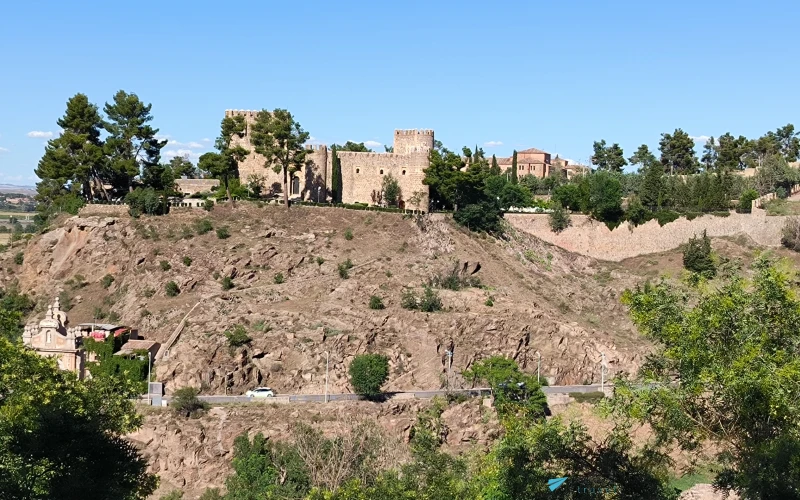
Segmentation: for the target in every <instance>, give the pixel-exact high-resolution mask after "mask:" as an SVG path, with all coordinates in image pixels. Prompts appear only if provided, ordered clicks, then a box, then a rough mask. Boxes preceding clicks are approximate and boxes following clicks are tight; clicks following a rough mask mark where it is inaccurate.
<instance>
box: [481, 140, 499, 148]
mask: <svg viewBox="0 0 800 500" xmlns="http://www.w3.org/2000/svg"><path fill="white" fill-rule="evenodd" d="M502 145H503V143H502V142H500V141H489V142H484V143H483V147H485V148H496V147H498V146H502Z"/></svg>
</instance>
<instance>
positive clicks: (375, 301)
mask: <svg viewBox="0 0 800 500" xmlns="http://www.w3.org/2000/svg"><path fill="white" fill-rule="evenodd" d="M384 307H385V306H384V305H383V301H382V300H381V298H380V297H378V296H377V295H373V296H372V297H370V298H369V308H370V309H383V308H384Z"/></svg>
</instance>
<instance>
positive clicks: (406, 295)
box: [400, 289, 419, 311]
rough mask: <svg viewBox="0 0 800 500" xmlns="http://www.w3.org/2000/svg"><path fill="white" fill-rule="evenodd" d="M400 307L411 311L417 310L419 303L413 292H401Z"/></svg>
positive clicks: (407, 290)
mask: <svg viewBox="0 0 800 500" xmlns="http://www.w3.org/2000/svg"><path fill="white" fill-rule="evenodd" d="M400 307H402V308H403V309H408V310H412V311H413V310H415V309H418V308H419V301H418V300H417V295H416V294H415V293H414V290H411V289H406V290H403V296H402V297H401V298H400Z"/></svg>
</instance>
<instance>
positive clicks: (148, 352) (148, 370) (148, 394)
mask: <svg viewBox="0 0 800 500" xmlns="http://www.w3.org/2000/svg"><path fill="white" fill-rule="evenodd" d="M137 357H138V358H139V360H140V361H144V356H137ZM152 361H153V359H152V353H151V352H150V350H149V349H148V350H147V405H148V406H150V405H151V404H152V401H151V400H150V370H151V367H152Z"/></svg>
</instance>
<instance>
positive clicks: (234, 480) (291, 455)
mask: <svg viewBox="0 0 800 500" xmlns="http://www.w3.org/2000/svg"><path fill="white" fill-rule="evenodd" d="M231 465H232V467H233V474H232V475H231V476H229V477H228V479H227V480H226V481H225V487H226V488H227V490H228V493H227V495H226V496H225V498H226V499H229V500H261V499H264V498H302V497H303V496H304V495H305V494H306V493H307V492H308V490H309V488H310V479H309V475H308V470H307V467H306V465H305V464H304V463H303V460H302V459H301V458H300V456H299V455H298V453H297V451H296V450H295V449H294V448H293V447H291V446H289V445H287V444H285V443H276V442H274V441H272V440H268V439H266V438H265V437H264V435H263V434H261V433H258V434H256V435H255V436H253V440H252V441H251V440H250V437H249V436H248V435H247V433H244V434H241V435H239V436H237V437H236V439H234V441H233V461H232V463H231Z"/></svg>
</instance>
